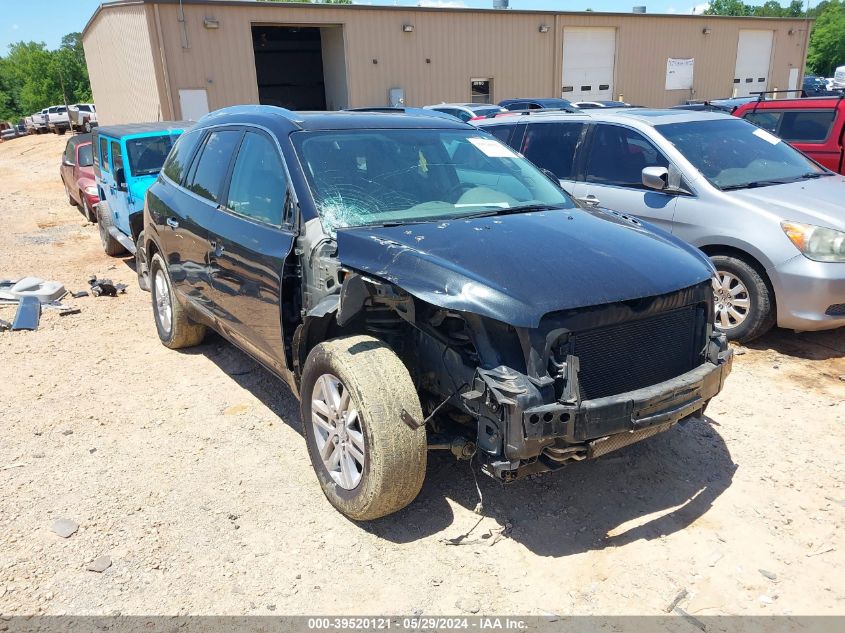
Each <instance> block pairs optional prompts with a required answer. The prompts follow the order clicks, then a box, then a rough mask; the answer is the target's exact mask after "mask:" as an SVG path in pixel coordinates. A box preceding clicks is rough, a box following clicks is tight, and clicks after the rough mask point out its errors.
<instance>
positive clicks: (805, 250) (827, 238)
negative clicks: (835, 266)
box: [780, 222, 845, 262]
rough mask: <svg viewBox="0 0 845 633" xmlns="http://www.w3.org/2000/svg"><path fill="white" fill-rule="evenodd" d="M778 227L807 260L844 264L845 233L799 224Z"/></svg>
mask: <svg viewBox="0 0 845 633" xmlns="http://www.w3.org/2000/svg"><path fill="white" fill-rule="evenodd" d="M780 226H781V228H782V229H783V232H784V233H786V236H787V237H788V238H789V239H790V241H791V242H792V243H793V244H795V247H796V248H797V249H798V250H799V251H801V253H802V254H803V255H804V257H806V258H807V259H812V260H813V261H815V262H845V231H837V230H836V229H828V228H825V227H823V226H814V225H812V224H802V223H800V222H781V223H780Z"/></svg>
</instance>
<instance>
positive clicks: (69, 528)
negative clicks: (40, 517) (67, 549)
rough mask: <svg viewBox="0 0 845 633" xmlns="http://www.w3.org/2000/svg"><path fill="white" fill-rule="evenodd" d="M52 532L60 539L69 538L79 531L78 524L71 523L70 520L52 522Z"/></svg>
mask: <svg viewBox="0 0 845 633" xmlns="http://www.w3.org/2000/svg"><path fill="white" fill-rule="evenodd" d="M51 529H52V530H53V532H55V533H56V534H58V535H59V536H61V537H62V538H70V537H71V536H73V535H74V534H76V531H77V530H78V529H79V523H77V522H76V521H71V520H70V519H56V520H55V521H53V527H52V528H51Z"/></svg>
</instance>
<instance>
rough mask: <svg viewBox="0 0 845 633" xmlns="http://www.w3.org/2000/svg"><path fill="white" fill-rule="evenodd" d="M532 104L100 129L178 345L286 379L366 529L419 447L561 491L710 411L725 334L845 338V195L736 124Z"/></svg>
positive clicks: (321, 462)
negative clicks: (207, 347)
mask: <svg viewBox="0 0 845 633" xmlns="http://www.w3.org/2000/svg"><path fill="white" fill-rule="evenodd" d="M534 101H536V100H534ZM567 103H568V102H567ZM508 105H513V106H514V110H511V111H509V112H511V113H513V114H519V115H520V116H507V112H502V108H507V106H508ZM526 105H527V104H526V103H524V102H520V103H513V104H500V106H490V105H481V104H441V105H438V106H429V107H428V109H419V110H415V109H410V108H409V109H391V108H374V109H363V110H362V111H354V112H353V111H343V112H334V113H294V112H290V111H288V110H284V109H280V108H274V107H269V106H258V107H256V106H250V107H233V108H227V109H224V110H221V111H218V112H215V113H212V114H210V115H208V116H206V117H204V118H203V119H201V120H200V121H199V122H198V123H197V124H196V125H193V127H190V128H188V127H187V126H188V124H184V125H183V124H176V123H170V124H150V125H139V126H119V127H117V126H115V127H107V128H106V127H104V128H99V129H97V130H96V131H95V133H94V138H93V147H94V152H93V162H94V172H95V177H96V181H97V190H98V193H99V196H100V200H102V202H100V203H99V205H97V216H98V218H99V226H100V235H101V237H102V238H103V246H104V249H105V250H106V252H107V253H109V254H118V253H120V252H123V250H124V249H126V250H128V251H130V252H134V253H135V261H136V268H137V271H138V276H139V283H140V285H141V287H143V288H145V289H149V290H150V291H151V303H152V307H153V318H154V321H155V325H156V330H157V332H158V336H159V338H160V340H161V342H162V343H163V344H164V345H166V346H167V347H170V348H183V347H189V346H192V345H196V344H198V343H200V342H201V341H202V340H203V338H204V336H205V333H206V331H207V330H208V329H212V330H215V331H217V332H219V333H220V334H221V335H222V336H224V337H225V338H227V339H228V340H230V341H231V342H233V343H234V344H236V345H237V346H239V347H240V348H241V349H243V350H245V351H246V352H247V353H248V354H250V355H251V356H253V357H254V358H255V359H257V360H258V361H260V362H261V363H262V364H263V365H265V366H266V367H267V368H268V369H269V370H271V371H272V372H273V373H275V374H276V375H278V376H279V377H280V378H282V379H283V380H284V381H285V382H287V384H288V385H289V386H290V387H291V389H292V390H293V391H294V393H295V394H297V395H298V397H299V398H300V402H301V419H302V421H303V425H304V427H305V436H306V443H307V446H308V451H309V455H310V457H311V462H312V465H313V467H314V469H315V472H316V474H317V477H318V480H319V481H320V484H321V486H322V488H323V492H324V493H325V495H326V497H327V498H328V499H329V501H330V502H331V503H332V504H333V505H334V506H335V507H336V508H337V509H338V510H340V511H341V512H343V513H344V514H346V515H347V516H349V517H351V518H353V519H356V520H369V519H374V518H378V517H380V516H384V515H385V514H389V513H391V512H395V511H396V510H398V509H400V508H402V507H404V506H405V505H407V504H408V503H410V502H411V501H412V500H413V499H414V497H415V496H416V495H417V493H418V492H419V490H420V487H421V485H422V482H423V479H424V477H425V467H426V458H425V454H426V451H427V450H430V449H431V450H434V449H443V450H450V451H451V452H452V453H453V454H454V455H455V456H456V457H458V458H459V459H469V458H471V457H473V456H477V457H478V459H479V461H480V462H481V464H482V468H483V470H484V472H486V473H487V474H489V475H490V476H492V477H494V478H496V479H497V480H499V481H503V482H507V481H512V480H513V479H517V478H520V477H523V476H525V475H529V474H533V473H538V472H543V471H548V470H556V469H558V468H561V467H562V466H564V465H566V464H567V463H570V462H572V461H579V460H583V459H588V458H593V457H598V456H600V455H602V454H605V453H606V452H608V451H610V450H615V449H616V448H619V447H621V446H625V445H627V444H630V443H632V442H636V441H639V440H641V439H644V438H646V437H648V436H650V435H653V434H655V433H656V432H659V431H662V430H665V429H668V428H670V427H672V426H673V425H675V424H676V423H678V422H680V421H683V420H685V419H688V418H689V417H691V416H695V415H700V414H701V413H702V411H703V410H704V408H705V407H706V406H707V403H708V402H709V400H710V399H711V398H712V397H713V396H715V395H716V394H717V393H718V392H719V391H720V390H721V388H722V386H723V385H724V381H725V378H726V377H727V375H728V373H729V372H730V369H731V360H732V355H731V351H730V349H729V348H728V346H727V338H728V337H730V338H733V339H737V340H750V339H752V338H754V337H756V336H759V335H760V334H762V333H763V332H765V331H766V330H767V329H768V328H769V327H771V326H772V325H773V324H775V323H777V324H779V325H781V326H783V327H790V328H795V329H823V328H832V327H838V326H842V325H845V217H843V203H842V200H843V199H845V197H843V195H842V194H843V192H845V178H843V177H841V176H839V175H836V174H833V173H832V172H831V171H830V170H828V169H826V168H825V167H823V166H821V165H819V164H817V163H816V162H814V161H813V160H811V159H809V158H807V157H805V156H804V155H803V154H801V153H800V152H799V151H797V150H795V149H793V148H792V147H790V146H789V145H788V144H786V143H785V142H783V141H782V140H781V139H780V138H778V137H777V136H775V135H774V134H773V133H771V132H770V131H766V130H764V129H760V128H758V127H756V126H754V125H752V124H751V123H749V122H748V121H746V120H743V119H742V118H741V115H740V114H739V110H738V111H737V114H738V116H730V115H728V114H720V113H712V112H695V111H692V112H690V111H683V110H649V109H645V108H631V107H624V106H617V105H616V104H613V105H610V107H596V108H588V109H583V110H579V109H576V108H574V107H569V106H566V107H564V108H560V107H558V106H559V104H556V105H550V106H549V107H540V108H534V109H533V110H532V109H531V108H530V107H526ZM624 105H625V106H627V104H624ZM837 108H838V106H837ZM485 110H487V112H485ZM435 111H436V112H435ZM837 112H838V110H837ZM435 115H436V116H435ZM464 121H467V122H471V124H470V123H465V122H464ZM148 152H149V153H148ZM66 182H67V180H66ZM144 200H145V203H144ZM142 209H143V212H142Z"/></svg>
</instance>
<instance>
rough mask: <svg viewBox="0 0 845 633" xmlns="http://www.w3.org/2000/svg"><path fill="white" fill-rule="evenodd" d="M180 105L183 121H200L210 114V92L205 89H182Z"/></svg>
mask: <svg viewBox="0 0 845 633" xmlns="http://www.w3.org/2000/svg"><path fill="white" fill-rule="evenodd" d="M179 107H180V108H181V110H182V120H183V121H199V120H200V119H201V118H202V117H204V116H205V115H206V114H208V93H207V92H206V91H205V90H202V89H200V90H180V91H179Z"/></svg>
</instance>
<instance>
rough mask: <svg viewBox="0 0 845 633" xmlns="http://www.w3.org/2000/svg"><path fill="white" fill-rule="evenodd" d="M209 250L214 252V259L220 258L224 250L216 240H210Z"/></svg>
mask: <svg viewBox="0 0 845 633" xmlns="http://www.w3.org/2000/svg"><path fill="white" fill-rule="evenodd" d="M211 249H212V251H213V252H214V256H215V257H220V256H221V255H222V254H223V251H225V250H226V249H225V248H224V247H223V245H222V244H221V243H220V242H218V241H217V240H211Z"/></svg>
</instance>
